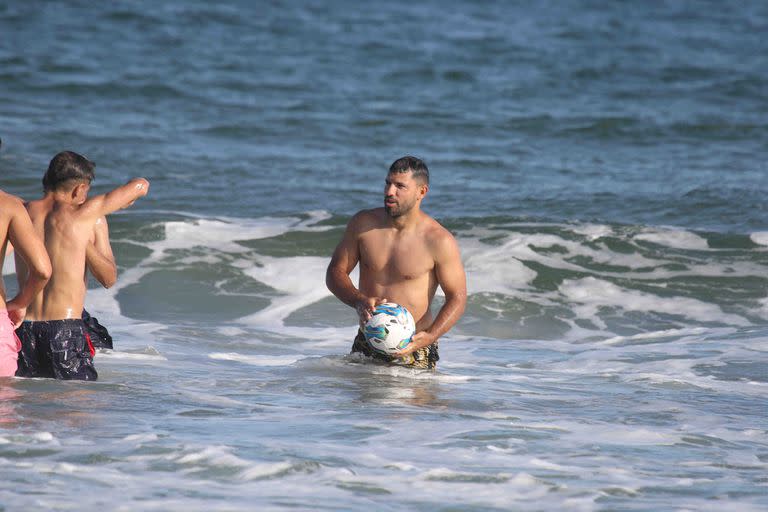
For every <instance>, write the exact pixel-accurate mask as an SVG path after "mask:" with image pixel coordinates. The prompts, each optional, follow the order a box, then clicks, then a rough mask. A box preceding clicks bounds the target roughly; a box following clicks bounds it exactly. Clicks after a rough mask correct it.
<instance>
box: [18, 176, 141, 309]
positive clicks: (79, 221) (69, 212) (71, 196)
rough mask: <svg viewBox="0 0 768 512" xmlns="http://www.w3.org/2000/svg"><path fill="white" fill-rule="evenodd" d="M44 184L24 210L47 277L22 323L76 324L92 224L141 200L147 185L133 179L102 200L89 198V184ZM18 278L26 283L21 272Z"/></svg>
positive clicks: (75, 180) (79, 179) (76, 181)
mask: <svg viewBox="0 0 768 512" xmlns="http://www.w3.org/2000/svg"><path fill="white" fill-rule="evenodd" d="M47 176H48V174H46V178H47ZM66 176H67V175H66V174H63V177H64V178H66ZM44 184H45V186H46V191H45V196H44V197H43V198H42V199H39V200H36V201H31V202H29V203H27V205H26V206H27V211H28V212H29V216H30V218H31V219H32V224H33V226H34V228H35V230H36V232H37V233H38V235H39V236H40V237H41V239H42V240H43V242H44V244H45V248H46V250H47V252H48V256H49V257H50V259H51V267H52V275H51V279H50V281H48V284H47V285H46V287H45V288H44V289H43V291H42V293H39V294H38V295H37V297H36V298H35V300H34V301H33V302H32V304H30V306H29V307H28V308H27V317H26V319H27V320H30V321H40V320H65V319H69V318H80V316H81V314H82V311H83V305H84V302H85V293H86V281H85V269H86V250H87V248H88V245H89V244H92V243H93V241H94V226H95V224H96V222H97V220H98V219H100V218H101V217H103V216H105V215H107V214H109V213H112V212H114V211H116V210H119V209H121V208H125V207H127V206H130V205H131V204H133V202H134V201H135V200H136V199H138V198H139V197H142V196H144V195H146V194H147V192H148V190H149V182H148V181H147V180H145V179H144V178H134V179H133V180H131V181H129V182H128V183H126V184H125V185H123V186H121V187H118V188H116V189H114V190H112V191H111V192H109V193H107V194H101V195H98V196H94V197H92V198H88V191H89V189H90V179H85V178H82V177H75V178H70V179H63V180H59V181H58V182H51V180H49V182H48V183H46V180H45V179H44ZM17 265H18V262H17ZM22 266H23V265H22ZM19 278H20V280H23V279H24V278H25V276H24V271H23V269H22V270H21V271H20V272H19Z"/></svg>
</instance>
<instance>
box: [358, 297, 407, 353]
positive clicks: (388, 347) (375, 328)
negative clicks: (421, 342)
mask: <svg viewBox="0 0 768 512" xmlns="http://www.w3.org/2000/svg"><path fill="white" fill-rule="evenodd" d="M415 332H416V322H414V320H413V316H412V315H411V313H410V312H409V311H408V310H407V309H405V307H403V306H401V305H400V304H395V303H394V302H385V303H384V304H379V305H378V306H376V307H375V308H374V310H373V315H372V316H371V318H370V319H369V320H368V321H367V322H366V323H365V326H364V327H363V335H364V336H365V340H366V341H367V342H368V344H369V345H370V346H371V348H372V349H373V350H375V351H376V352H379V353H380V354H385V355H392V354H393V353H395V352H397V351H398V350H402V349H404V348H405V347H407V346H408V344H409V343H410V342H411V337H412V336H413V334H414V333H415Z"/></svg>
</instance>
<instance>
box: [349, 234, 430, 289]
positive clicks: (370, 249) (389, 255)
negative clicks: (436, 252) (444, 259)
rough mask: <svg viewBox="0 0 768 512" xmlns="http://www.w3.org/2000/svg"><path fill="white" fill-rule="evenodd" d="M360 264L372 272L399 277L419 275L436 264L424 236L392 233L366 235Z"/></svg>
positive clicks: (362, 241)
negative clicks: (412, 236)
mask: <svg viewBox="0 0 768 512" xmlns="http://www.w3.org/2000/svg"><path fill="white" fill-rule="evenodd" d="M360 264H361V265H362V267H364V268H365V269H366V270H367V271H369V272H373V273H376V274H379V275H382V276H388V277H390V278H392V279H397V280H401V279H404V280H411V279H418V278H420V277H423V276H424V275H426V274H428V273H430V272H431V271H432V269H433V268H434V260H433V258H432V256H431V254H430V252H429V249H428V247H427V246H426V244H425V243H424V242H423V241H422V240H419V239H415V238H396V237H389V236H368V237H362V238H361V240H360Z"/></svg>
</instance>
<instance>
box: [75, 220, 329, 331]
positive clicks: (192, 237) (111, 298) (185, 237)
mask: <svg viewBox="0 0 768 512" xmlns="http://www.w3.org/2000/svg"><path fill="white" fill-rule="evenodd" d="M174 213H175V214H177V215H178V212H174ZM185 215H186V216H188V217H190V219H189V220H183V221H168V222H162V223H159V224H155V226H158V225H160V226H163V228H164V233H165V237H164V239H163V240H158V241H153V242H147V243H143V244H141V245H142V246H144V247H146V248H147V249H149V250H150V254H149V255H148V256H147V257H145V258H144V259H143V260H141V261H140V262H139V263H137V264H136V265H135V266H134V267H133V268H130V269H128V270H126V271H125V272H123V273H122V274H121V275H120V276H119V278H118V281H117V284H116V285H115V286H113V287H112V288H110V289H103V288H97V289H93V290H89V291H88V295H87V298H86V308H88V307H92V308H93V310H94V311H97V312H98V314H99V315H103V316H105V317H106V318H107V320H108V323H109V325H110V327H112V326H114V325H117V324H118V322H119V320H120V319H122V320H123V322H124V323H126V324H127V326H129V327H130V328H131V329H134V328H135V326H134V325H133V324H132V323H131V322H132V321H131V320H128V319H125V318H124V317H123V316H122V312H121V310H120V304H119V302H118V301H117V299H116V297H117V294H118V293H119V292H120V290H122V289H123V288H126V287H127V286H131V285H133V284H136V283H138V282H139V281H141V279H142V278H143V277H144V276H146V275H147V274H149V273H150V272H152V271H153V270H155V268H156V265H157V264H159V263H161V262H162V260H163V258H165V256H166V254H167V252H168V251H170V250H178V249H191V248H193V247H208V248H212V249H216V250H220V251H225V252H229V253H244V252H247V251H249V249H247V248H246V247H244V246H242V245H240V244H237V243H236V242H235V240H238V239H240V240H253V239H258V238H268V237H273V236H278V235H281V234H284V233H286V232H288V231H291V230H294V231H326V230H329V229H332V226H315V225H314V224H316V223H318V222H320V221H322V220H325V219H327V218H329V217H330V214H329V213H328V212H325V211H312V212H308V213H307V218H305V219H303V220H302V219H300V218H297V217H260V218H258V219H244V218H231V217H217V218H204V217H201V216H197V215H194V214H185ZM203 259H206V257H205V256H203ZM190 261H191V260H190ZM194 261H200V258H199V257H196V258H194ZM211 261H215V258H214V259H212V260H211ZM246 265H247V266H250V265H253V262H248V263H246ZM162 328H164V326H162V325H159V324H158V325H155V326H154V329H155V330H157V329H162Z"/></svg>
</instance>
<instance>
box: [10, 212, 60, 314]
mask: <svg viewBox="0 0 768 512" xmlns="http://www.w3.org/2000/svg"><path fill="white" fill-rule="evenodd" d="M8 203H9V204H8V207H9V210H10V212H11V220H10V223H9V225H8V239H9V240H10V242H11V244H13V248H14V250H15V251H16V257H17V258H20V259H21V260H22V261H23V262H24V264H25V266H26V269H25V270H26V272H25V274H26V279H24V282H23V283H20V286H19V293H18V294H17V295H16V296H15V297H14V298H13V299H11V300H9V301H8V302H7V303H6V309H7V310H8V314H9V316H10V317H11V320H12V321H13V323H14V325H16V326H17V325H18V324H21V321H22V320H23V319H24V315H25V314H26V308H27V306H29V304H30V303H31V302H32V300H33V299H34V298H35V297H36V296H37V294H38V293H40V291H42V289H43V288H44V287H45V285H46V283H48V280H49V279H50V278H51V260H50V258H48V252H47V251H46V249H45V245H44V244H43V241H42V240H40V238H39V237H38V236H37V233H36V232H35V229H34V227H33V226H32V221H31V220H30V218H29V214H28V213H27V210H26V209H25V208H24V205H23V204H22V203H21V201H20V200H18V199H13V200H12V201H9V202H8Z"/></svg>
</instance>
